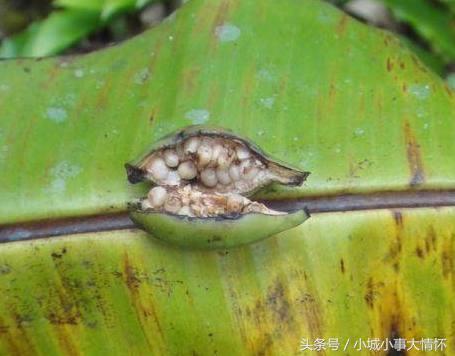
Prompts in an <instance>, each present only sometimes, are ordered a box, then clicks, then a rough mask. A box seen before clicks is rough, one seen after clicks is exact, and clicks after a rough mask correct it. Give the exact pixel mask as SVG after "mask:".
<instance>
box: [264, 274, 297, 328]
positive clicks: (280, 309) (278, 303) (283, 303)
mask: <svg viewBox="0 0 455 356" xmlns="http://www.w3.org/2000/svg"><path fill="white" fill-rule="evenodd" d="M266 303H267V306H268V307H269V308H270V309H271V310H272V311H273V313H274V314H275V315H276V316H277V318H278V320H279V321H280V322H282V323H288V322H290V321H291V320H292V314H291V313H290V310H289V308H290V304H289V301H288V299H287V298H286V294H285V289H284V286H283V282H282V281H281V280H277V281H276V282H275V284H274V286H273V287H272V288H271V289H269V291H268V293H267V300H266Z"/></svg>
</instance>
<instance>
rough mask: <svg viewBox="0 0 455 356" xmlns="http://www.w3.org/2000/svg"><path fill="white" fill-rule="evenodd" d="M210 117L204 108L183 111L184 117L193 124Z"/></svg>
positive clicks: (198, 123)
mask: <svg viewBox="0 0 455 356" xmlns="http://www.w3.org/2000/svg"><path fill="white" fill-rule="evenodd" d="M209 118H210V112H209V111H208V110H206V109H193V110H190V111H187V112H186V113H185V119H188V120H190V121H191V123H193V124H194V125H200V124H205V123H206V122H207V121H208V120H209Z"/></svg>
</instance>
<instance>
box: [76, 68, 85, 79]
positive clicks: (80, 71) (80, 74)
mask: <svg viewBox="0 0 455 356" xmlns="http://www.w3.org/2000/svg"><path fill="white" fill-rule="evenodd" d="M84 74H85V73H84V70H83V69H80V68H78V69H75V70H74V76H75V77H76V78H82V77H83V76H84Z"/></svg>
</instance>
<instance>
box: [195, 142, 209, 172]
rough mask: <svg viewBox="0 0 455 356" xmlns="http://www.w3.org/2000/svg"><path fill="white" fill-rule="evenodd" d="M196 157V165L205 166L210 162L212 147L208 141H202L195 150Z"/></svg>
mask: <svg viewBox="0 0 455 356" xmlns="http://www.w3.org/2000/svg"><path fill="white" fill-rule="evenodd" d="M197 159H198V162H197V163H198V166H199V167H205V166H207V165H208V164H209V163H210V160H211V159H212V148H211V147H210V146H209V145H208V143H206V142H203V143H202V144H201V145H200V146H199V148H198V150H197Z"/></svg>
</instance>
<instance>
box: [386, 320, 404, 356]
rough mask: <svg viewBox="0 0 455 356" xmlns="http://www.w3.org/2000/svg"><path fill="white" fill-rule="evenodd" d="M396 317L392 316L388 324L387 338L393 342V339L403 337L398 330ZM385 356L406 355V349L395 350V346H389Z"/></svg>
mask: <svg viewBox="0 0 455 356" xmlns="http://www.w3.org/2000/svg"><path fill="white" fill-rule="evenodd" d="M396 319H397V317H394V318H392V323H391V324H390V331H389V337H388V340H390V341H391V342H393V340H394V339H403V337H402V336H401V335H400V331H399V323H398V322H397V320H396ZM386 355H387V356H398V355H406V350H397V349H396V348H393V347H389V350H388V351H387V353H386Z"/></svg>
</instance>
